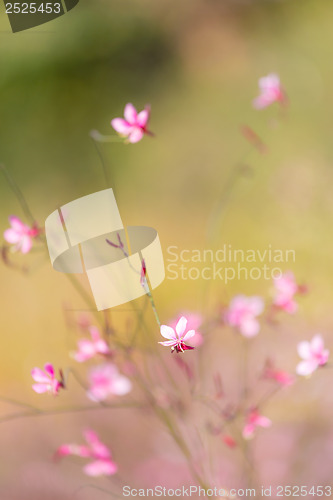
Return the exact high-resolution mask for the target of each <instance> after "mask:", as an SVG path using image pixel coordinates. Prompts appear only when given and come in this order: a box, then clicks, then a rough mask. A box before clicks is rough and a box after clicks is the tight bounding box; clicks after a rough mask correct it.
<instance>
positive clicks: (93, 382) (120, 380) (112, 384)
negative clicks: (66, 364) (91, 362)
mask: <svg viewBox="0 0 333 500" xmlns="http://www.w3.org/2000/svg"><path fill="white" fill-rule="evenodd" d="M89 383H90V389H89V391H88V397H89V398H90V399H91V400H92V401H104V400H105V399H106V398H107V397H108V396H109V395H110V394H112V395H114V396H123V395H124V394H127V393H128V392H130V390H131V389H132V384H131V381H130V380H129V379H128V378H127V377H124V375H121V374H120V373H119V372H118V368H117V367H116V366H115V365H114V364H112V363H105V364H103V365H99V366H96V367H94V368H92V369H91V371H90V373H89Z"/></svg>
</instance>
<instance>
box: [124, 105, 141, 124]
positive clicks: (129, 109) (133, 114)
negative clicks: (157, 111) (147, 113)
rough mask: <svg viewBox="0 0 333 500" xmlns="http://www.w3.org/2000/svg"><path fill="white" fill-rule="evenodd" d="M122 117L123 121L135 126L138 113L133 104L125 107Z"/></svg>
mask: <svg viewBox="0 0 333 500" xmlns="http://www.w3.org/2000/svg"><path fill="white" fill-rule="evenodd" d="M124 117H125V120H127V121H128V123H129V124H131V125H135V124H136V122H137V117H138V113H137V111H136V109H135V107H134V106H133V104H131V103H130V102H129V103H128V104H126V106H125V109H124Z"/></svg>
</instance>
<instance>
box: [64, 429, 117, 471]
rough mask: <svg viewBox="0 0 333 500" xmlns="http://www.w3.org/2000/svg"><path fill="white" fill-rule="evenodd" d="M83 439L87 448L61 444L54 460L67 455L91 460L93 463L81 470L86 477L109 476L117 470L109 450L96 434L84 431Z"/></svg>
mask: <svg viewBox="0 0 333 500" xmlns="http://www.w3.org/2000/svg"><path fill="white" fill-rule="evenodd" d="M84 437H85V440H86V442H87V443H88V446H85V445H77V444H63V445H62V446H60V447H59V448H58V450H57V451H56V454H55V456H56V458H63V457H66V456H68V455H76V456H78V457H82V458H92V459H94V461H93V462H90V463H89V464H87V465H86V466H85V467H84V468H83V470H84V472H85V474H87V475H88V476H94V477H97V476H111V475H113V474H115V473H116V472H117V470H118V467H117V465H116V464H115V462H114V461H113V460H112V456H111V452H110V450H109V449H108V448H107V447H106V446H105V444H103V443H102V442H101V441H100V440H99V438H98V436H97V434H96V433H95V432H94V431H92V430H86V431H85V432H84Z"/></svg>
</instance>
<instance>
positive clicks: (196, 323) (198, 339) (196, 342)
mask: <svg viewBox="0 0 333 500" xmlns="http://www.w3.org/2000/svg"><path fill="white" fill-rule="evenodd" d="M182 316H185V318H186V319H187V325H186V326H187V329H188V330H194V331H195V335H194V336H193V337H192V339H191V345H192V346H193V347H199V346H201V344H203V341H204V338H203V335H202V334H201V333H200V332H199V329H200V327H201V325H202V322H203V318H202V316H201V314H198V313H195V312H184V313H183V314H181V315H180V316H178V317H177V319H173V320H171V322H170V326H171V328H173V329H174V330H175V329H176V325H177V323H178V321H179V320H180V318H181V317H182Z"/></svg>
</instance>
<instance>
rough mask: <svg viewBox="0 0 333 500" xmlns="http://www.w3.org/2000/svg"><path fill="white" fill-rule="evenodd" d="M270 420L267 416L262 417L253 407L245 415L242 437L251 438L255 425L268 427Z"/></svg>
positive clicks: (270, 423)
mask: <svg viewBox="0 0 333 500" xmlns="http://www.w3.org/2000/svg"><path fill="white" fill-rule="evenodd" d="M271 425H272V422H271V420H270V419H269V418H267V417H263V416H262V415H260V414H259V412H258V411H257V410H255V409H253V410H251V411H250V413H249V414H248V416H247V417H246V423H245V426H244V429H243V433H242V434H243V438H244V439H251V438H252V437H253V436H254V431H255V430H256V428H257V427H270V426H271Z"/></svg>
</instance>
